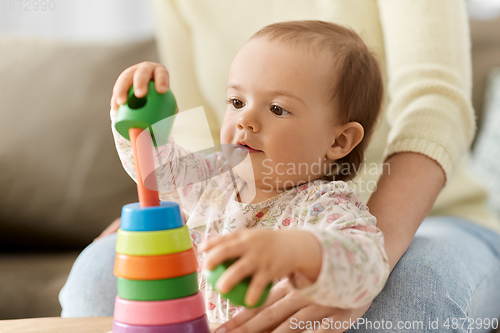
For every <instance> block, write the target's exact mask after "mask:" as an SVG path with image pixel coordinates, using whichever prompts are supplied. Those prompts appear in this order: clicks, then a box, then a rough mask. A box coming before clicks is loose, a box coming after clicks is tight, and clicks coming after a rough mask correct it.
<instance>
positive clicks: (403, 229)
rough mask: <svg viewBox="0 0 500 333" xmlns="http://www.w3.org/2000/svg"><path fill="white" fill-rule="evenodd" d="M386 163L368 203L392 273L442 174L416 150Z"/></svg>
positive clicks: (438, 187) (439, 186)
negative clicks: (379, 231)
mask: <svg viewBox="0 0 500 333" xmlns="http://www.w3.org/2000/svg"><path fill="white" fill-rule="evenodd" d="M386 163H387V165H388V166H389V167H388V168H384V172H383V174H382V175H381V176H380V179H379V181H378V184H377V189H376V191H375V192H374V193H373V194H372V196H371V197H370V200H368V203H367V206H368V207H369V208H370V213H372V214H373V215H374V216H375V217H376V218H377V227H378V228H379V229H380V230H382V233H383V234H384V241H385V251H386V254H387V258H388V259H389V264H390V270H391V272H392V270H393V268H394V266H396V264H397V262H398V261H399V259H400V258H401V256H403V254H404V253H405V251H406V250H407V249H408V247H409V246H410V244H411V242H412V240H413V236H414V235H415V232H416V231H417V229H418V227H419V226H420V224H421V223H422V221H423V220H424V218H425V217H426V216H427V215H428V214H429V212H430V210H431V209H432V206H433V205H434V201H435V200H436V198H437V196H438V194H439V192H440V191H441V189H442V188H443V186H444V183H445V174H444V171H443V169H442V168H441V167H440V166H439V164H438V163H437V162H436V161H434V160H432V159H430V158H429V157H427V156H425V155H422V154H418V153H411V152H405V153H397V154H394V155H392V156H391V157H390V158H389V159H387V161H386ZM389 169H390V171H389Z"/></svg>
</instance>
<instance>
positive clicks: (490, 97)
mask: <svg viewBox="0 0 500 333" xmlns="http://www.w3.org/2000/svg"><path fill="white" fill-rule="evenodd" d="M484 113H485V114H484V121H483V124H482V130H481V133H479V135H478V137H477V142H476V146H475V149H474V152H473V159H472V167H473V170H474V172H475V173H476V177H477V178H478V179H480V180H482V181H483V183H484V185H485V186H486V187H487V188H488V190H489V191H490V197H489V205H490V206H491V208H492V210H493V211H494V212H495V213H496V214H497V216H498V218H500V158H499V156H500V67H498V68H496V69H494V70H493V71H492V72H491V73H490V76H489V79H488V84H487V89H486V93H485V103H484Z"/></svg>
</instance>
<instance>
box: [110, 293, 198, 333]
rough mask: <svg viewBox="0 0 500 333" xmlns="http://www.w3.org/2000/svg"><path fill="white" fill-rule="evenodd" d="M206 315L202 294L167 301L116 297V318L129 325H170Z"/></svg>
mask: <svg viewBox="0 0 500 333" xmlns="http://www.w3.org/2000/svg"><path fill="white" fill-rule="evenodd" d="M204 314H205V304H204V301H203V296H202V294H201V292H199V291H198V292H197V293H196V294H194V295H193V296H188V297H184V298H177V299H170V300H167V301H151V302H141V301H128V300H124V299H122V298H120V297H119V296H116V300H115V311H114V318H115V320H116V321H118V322H121V323H124V324H129V325H149V326H153V325H170V324H177V323H182V322H184V321H191V320H194V319H196V318H200V317H201V316H203V315H204Z"/></svg>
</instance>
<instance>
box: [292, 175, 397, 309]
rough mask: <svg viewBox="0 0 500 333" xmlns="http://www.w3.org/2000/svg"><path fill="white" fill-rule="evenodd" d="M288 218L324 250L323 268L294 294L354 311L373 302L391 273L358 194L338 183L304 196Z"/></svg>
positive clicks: (380, 240) (378, 234) (379, 234)
mask: <svg viewBox="0 0 500 333" xmlns="http://www.w3.org/2000/svg"><path fill="white" fill-rule="evenodd" d="M307 192H308V193H307V195H306V196H304V197H303V200H302V202H301V203H300V204H299V205H298V207H297V209H296V210H295V211H294V213H293V215H295V216H296V217H298V219H299V221H300V222H299V225H300V226H301V228H302V229H303V230H307V231H309V232H311V233H312V234H313V235H314V236H315V237H316V239H317V240H318V241H319V242H320V244H321V246H322V248H323V255H322V266H321V271H320V274H319V276H318V278H317V280H316V281H315V282H314V283H313V284H312V285H310V286H307V287H304V288H298V286H297V285H296V280H295V278H294V276H293V275H292V276H291V277H290V281H291V282H292V285H294V287H295V289H296V290H297V291H298V292H299V293H300V294H302V295H303V296H305V297H307V298H309V299H311V300H312V301H314V302H315V303H318V304H321V305H324V306H330V307H340V308H356V307H359V306H361V305H363V304H366V303H368V302H369V301H371V300H373V299H374V298H375V297H376V296H377V295H378V294H379V293H380V292H381V291H382V289H383V287H384V285H385V282H386V281H387V278H388V276H389V273H390V266H389V261H388V259H387V255H386V253H385V249H384V237H383V234H382V232H381V231H380V229H378V228H377V227H376V219H375V217H374V216H373V215H371V214H370V213H369V210H368V207H367V206H366V205H364V204H363V203H362V202H361V199H360V198H359V197H358V195H357V194H356V193H355V192H354V191H353V190H352V189H351V188H349V186H348V185H347V184H346V183H345V182H342V181H336V182H330V183H325V184H323V185H319V186H316V187H312V188H311V189H310V190H308V191H307Z"/></svg>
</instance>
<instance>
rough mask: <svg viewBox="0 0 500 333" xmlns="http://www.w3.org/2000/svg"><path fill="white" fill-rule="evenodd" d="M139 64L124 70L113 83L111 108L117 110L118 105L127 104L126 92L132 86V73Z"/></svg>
mask: <svg viewBox="0 0 500 333" xmlns="http://www.w3.org/2000/svg"><path fill="white" fill-rule="evenodd" d="M139 65H140V64H137V65H134V66H131V67H129V68H127V69H126V70H124V71H123V72H122V73H121V74H120V76H118V79H117V80H116V82H115V86H114V87H113V97H112V98H111V107H112V108H113V109H115V110H116V109H118V106H119V105H122V104H125V103H126V102H127V97H128V90H129V89H130V87H131V86H132V82H133V80H134V73H135V71H136V70H137V68H138V67H139Z"/></svg>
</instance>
